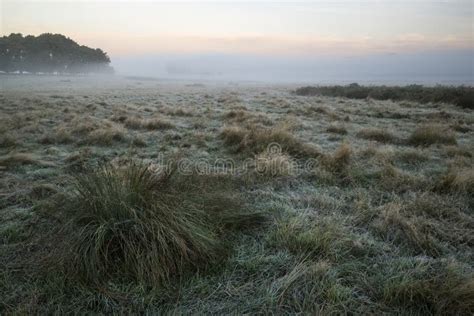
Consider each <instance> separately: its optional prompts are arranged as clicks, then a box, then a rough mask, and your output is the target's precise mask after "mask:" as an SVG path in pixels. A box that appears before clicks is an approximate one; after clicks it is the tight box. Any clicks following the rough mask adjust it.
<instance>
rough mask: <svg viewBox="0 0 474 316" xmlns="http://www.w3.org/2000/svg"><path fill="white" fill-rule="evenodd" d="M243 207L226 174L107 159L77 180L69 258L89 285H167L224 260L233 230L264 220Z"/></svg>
mask: <svg viewBox="0 0 474 316" xmlns="http://www.w3.org/2000/svg"><path fill="white" fill-rule="evenodd" d="M242 205H244V204H243V203H242V201H241V200H240V199H239V197H238V194H237V193H236V192H233V190H232V183H231V182H229V179H228V178H225V177H219V176H186V177H185V176H182V175H180V174H178V172H176V168H175V167H173V168H171V170H163V171H161V172H154V171H152V170H151V169H150V168H149V167H148V166H145V165H142V164H138V163H133V162H132V163H130V164H128V165H126V166H124V167H117V166H113V165H111V164H106V165H103V166H101V167H99V168H98V169H97V170H95V171H93V172H90V173H87V174H82V175H79V176H77V178H76V183H75V190H74V194H73V196H72V197H71V199H70V201H68V203H67V204H66V206H67V208H66V214H67V215H69V216H70V217H71V220H70V221H69V223H68V225H67V228H66V232H67V234H66V238H65V243H64V247H63V248H64V249H62V250H61V255H62V256H63V258H62V259H63V263H64V264H65V267H66V270H67V271H68V272H69V274H71V275H72V276H74V277H77V278H78V279H80V280H83V281H85V282H86V283H89V284H90V283H93V284H101V283H102V282H105V281H107V280H108V279H110V278H113V277H120V278H127V279H131V280H134V281H137V282H140V283H146V284H152V285H155V286H157V285H161V284H163V283H165V282H167V281H169V279H170V278H172V277H176V276H179V275H181V274H182V273H184V272H185V271H187V270H188V269H190V270H193V269H198V268H205V267H207V266H208V265H209V264H210V263H212V262H214V261H215V260H218V259H219V258H222V257H223V254H225V253H226V251H225V250H226V247H227V242H226V238H224V236H223V233H224V232H225V231H227V230H228V229H230V228H232V227H240V226H242V225H244V226H247V225H248V224H251V223H255V222H258V221H259V220H261V218H262V215H261V214H255V213H249V212H246V211H245V210H244V209H243V206H242Z"/></svg>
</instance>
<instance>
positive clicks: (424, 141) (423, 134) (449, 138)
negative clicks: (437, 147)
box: [408, 125, 457, 146]
mask: <svg viewBox="0 0 474 316" xmlns="http://www.w3.org/2000/svg"><path fill="white" fill-rule="evenodd" d="M408 143H409V144H410V145H413V146H430V145H433V144H444V145H456V144H457V141H456V137H455V135H454V134H453V133H452V132H451V131H449V130H446V128H444V127H443V126H437V125H425V126H421V127H419V128H417V129H416V130H414V131H413V133H412V134H411V135H410V137H409V138H408Z"/></svg>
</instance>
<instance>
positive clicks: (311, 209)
mask: <svg viewBox="0 0 474 316" xmlns="http://www.w3.org/2000/svg"><path fill="white" fill-rule="evenodd" d="M10 79H11V80H10V81H8V82H6V83H5V89H4V90H3V91H2V93H1V94H0V123H1V124H0V173H1V177H0V208H1V209H2V212H1V213H0V219H1V221H0V222H1V223H0V297H1V299H0V310H1V311H2V312H3V313H5V314H26V313H28V314H51V313H76V314H77V313H78V314H88V313H93V314H94V313H99V314H100V313H110V314H112V313H115V314H128V313H144V314H146V313H148V314H232V313H238V314H318V313H319V314H323V315H324V314H347V313H353V314H387V315H399V314H410V315H426V314H433V315H446V314H448V315H449V314H451V315H469V314H472V313H473V312H474V306H473V304H472V302H474V282H473V280H474V270H473V266H472V262H474V255H473V253H474V251H473V249H474V248H473V247H474V239H473V236H474V217H473V213H472V209H473V205H474V200H473V198H472V197H473V194H474V180H473V179H474V175H473V168H472V165H473V162H474V161H473V159H474V158H473V157H474V152H473V142H474V127H473V124H474V114H473V112H472V110H470V109H468V108H462V107H458V106H455V105H450V104H446V103H436V102H431V103H421V104H419V103H416V102H415V101H410V103H407V101H389V100H386V101H377V100H373V99H371V98H368V99H347V98H339V97H326V96H319V95H317V96H298V95H295V94H293V93H291V92H292V90H293V88H290V87H288V88H287V87H281V86H279V87H273V86H268V87H266V86H259V87H255V86H246V85H241V86H231V85H221V86H219V85H216V86H214V85H213V86H203V85H181V84H171V83H167V84H162V85H161V84H160V85H156V82H153V81H151V82H148V81H142V82H139V83H137V82H135V81H133V80H132V81H118V82H115V83H114V82H108V83H103V84H102V85H100V88H98V85H94V86H92V85H91V84H90V83H89V82H88V80H90V79H88V80H85V79H84V78H71V80H70V81H69V82H63V81H60V78H56V77H53V78H47V77H42V78H29V79H28V78H21V77H20V76H18V77H13V78H10ZM33 79H34V80H33ZM28 80H30V81H28ZM37 80H40V81H37ZM275 145H277V146H276V147H275ZM275 148H276V149H278V150H277V151H275ZM163 158H165V159H164V160H163ZM249 159H250V160H251V161H253V163H251V164H249V165H248V166H247V167H248V169H247V170H245V169H244V168H243V164H244V163H246V162H247V161H248V160H249ZM252 159H253V160H252ZM168 161H175V162H176V163H175V164H171V166H174V167H172V168H170V169H166V168H164V166H165V165H166V163H167V162H168ZM213 161H217V163H216V164H215V165H213V166H214V169H208V168H207V167H208V165H209V164H210V162H213ZM178 162H180V163H178ZM295 164H297V165H298V166H300V167H301V166H304V168H301V169H300V170H298V172H297V173H295ZM178 165H179V167H178ZM229 166H231V167H233V169H232V170H233V171H234V172H232V173H226V172H225V171H226V170H228V169H226V168H228V167H229ZM191 167H195V168H191ZM203 170H204V171H205V172H202V171H203ZM183 171H186V172H183ZM245 171H246V172H245Z"/></svg>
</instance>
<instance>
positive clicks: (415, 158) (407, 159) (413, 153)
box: [393, 149, 429, 165]
mask: <svg viewBox="0 0 474 316" xmlns="http://www.w3.org/2000/svg"><path fill="white" fill-rule="evenodd" d="M393 156H394V157H393V158H394V160H395V161H397V162H401V163H404V164H409V165H416V164H419V163H422V162H425V161H428V160H429V157H428V156H427V154H426V153H425V152H422V151H419V150H416V149H413V150H408V149H407V150H397V151H396V152H395V153H394V154H393Z"/></svg>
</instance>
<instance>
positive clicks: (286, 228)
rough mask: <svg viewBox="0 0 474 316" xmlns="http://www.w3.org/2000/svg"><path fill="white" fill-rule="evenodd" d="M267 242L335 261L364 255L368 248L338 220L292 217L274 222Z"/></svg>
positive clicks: (300, 253) (302, 253)
mask: <svg viewBox="0 0 474 316" xmlns="http://www.w3.org/2000/svg"><path fill="white" fill-rule="evenodd" d="M270 242H271V244H273V245H275V246H276V247H284V248H286V249H288V250H289V251H291V252H292V253H294V254H297V255H302V256H310V257H313V258H319V259H331V260H334V261H337V260H341V259H343V258H346V259H347V258H348V257H358V256H363V255H365V254H366V253H368V252H369V251H370V249H369V247H367V246H368V245H364V242H363V240H361V239H360V238H358V237H356V236H355V235H354V234H352V233H350V231H349V230H348V229H347V228H346V227H345V226H344V225H343V221H341V220H339V221H337V220H323V219H321V220H317V221H308V220H307V219H304V218H302V217H293V218H291V219H290V220H284V221H281V222H280V223H279V224H278V225H277V227H276V229H275V230H274V232H273V233H272V234H271V237H270Z"/></svg>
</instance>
